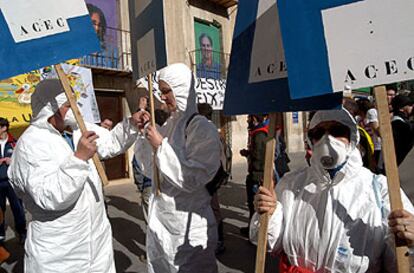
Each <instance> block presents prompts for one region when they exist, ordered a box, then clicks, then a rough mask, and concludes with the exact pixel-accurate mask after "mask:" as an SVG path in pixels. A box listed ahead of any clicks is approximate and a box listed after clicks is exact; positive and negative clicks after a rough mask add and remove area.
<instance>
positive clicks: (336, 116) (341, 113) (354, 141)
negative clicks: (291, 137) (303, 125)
mask: <svg viewBox="0 0 414 273" xmlns="http://www.w3.org/2000/svg"><path fill="white" fill-rule="evenodd" d="M325 121H336V122H339V123H341V124H343V125H345V126H347V127H348V128H349V130H350V132H351V134H350V144H351V147H352V149H354V148H355V147H356V146H357V145H358V143H359V132H358V128H357V124H356V121H355V119H354V118H353V117H352V116H351V114H350V113H349V112H348V111H347V110H345V109H341V110H322V111H318V112H316V113H315V115H314V116H313V117H312V120H311V122H310V124H309V130H312V129H313V128H315V127H316V126H317V125H318V124H319V123H322V122H325Z"/></svg>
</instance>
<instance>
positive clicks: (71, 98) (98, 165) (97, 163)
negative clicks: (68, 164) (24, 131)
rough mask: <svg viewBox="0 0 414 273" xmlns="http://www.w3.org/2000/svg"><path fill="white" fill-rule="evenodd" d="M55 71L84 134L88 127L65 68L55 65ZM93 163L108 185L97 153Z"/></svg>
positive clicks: (104, 182)
mask: <svg viewBox="0 0 414 273" xmlns="http://www.w3.org/2000/svg"><path fill="white" fill-rule="evenodd" d="M55 70H56V72H57V74H58V76H59V79H60V82H61V83H62V86H63V89H64V90H65V93H66V97H67V98H68V101H69V103H70V108H71V109H72V111H73V114H74V116H75V119H76V122H77V123H78V125H79V129H80V130H81V132H82V133H84V132H86V131H87V129H86V126H85V122H84V121H83V118H82V115H81V113H80V111H79V108H78V105H77V104H76V99H75V96H74V94H73V90H72V87H71V86H70V83H69V79H68V77H67V76H66V73H65V71H63V68H62V66H61V65H60V64H56V65H55ZM92 160H93V163H94V164H95V167H96V170H97V171H98V175H99V177H100V178H101V181H102V184H103V185H104V186H106V185H108V183H109V182H108V178H107V176H106V173H105V170H104V168H103V166H102V162H101V161H100V159H99V157H98V154H96V153H95V155H94V156H93V157H92Z"/></svg>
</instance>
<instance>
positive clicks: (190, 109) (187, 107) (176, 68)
mask: <svg viewBox="0 0 414 273" xmlns="http://www.w3.org/2000/svg"><path fill="white" fill-rule="evenodd" d="M159 80H163V81H165V82H166V83H167V84H168V85H169V86H170V87H171V89H172V91H173V93H174V97H175V101H176V104H177V110H178V111H179V112H186V113H195V112H197V105H196V98H195V90H194V78H193V73H192V72H191V70H190V69H189V68H188V67H187V66H186V65H185V64H183V63H176V64H172V65H169V66H167V67H165V68H163V69H161V71H160V75H159Z"/></svg>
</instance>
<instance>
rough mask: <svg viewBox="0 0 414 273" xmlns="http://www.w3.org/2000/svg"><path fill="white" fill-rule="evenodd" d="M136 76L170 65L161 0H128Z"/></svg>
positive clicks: (136, 78)
mask: <svg viewBox="0 0 414 273" xmlns="http://www.w3.org/2000/svg"><path fill="white" fill-rule="evenodd" d="M129 14H130V24H131V48H132V52H133V54H132V66H133V73H134V79H135V80H138V79H141V78H143V77H145V76H147V75H149V74H151V73H153V72H155V71H157V70H159V69H161V68H163V67H165V66H167V50H166V40H165V27H164V5H163V1H162V0H144V1H142V0H129Z"/></svg>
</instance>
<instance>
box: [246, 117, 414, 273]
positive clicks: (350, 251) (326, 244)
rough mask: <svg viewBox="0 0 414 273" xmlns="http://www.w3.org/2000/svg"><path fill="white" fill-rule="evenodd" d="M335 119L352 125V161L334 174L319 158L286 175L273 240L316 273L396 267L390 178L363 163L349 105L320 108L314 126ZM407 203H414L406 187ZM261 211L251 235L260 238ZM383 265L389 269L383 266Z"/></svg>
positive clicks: (410, 208) (272, 224) (408, 207)
mask: <svg viewBox="0 0 414 273" xmlns="http://www.w3.org/2000/svg"><path fill="white" fill-rule="evenodd" d="M331 120H335V121H338V122H341V123H342V124H344V125H346V126H348V127H349V128H350V130H351V152H350V154H349V158H348V161H347V163H346V164H345V165H344V166H343V167H342V168H341V169H340V170H339V172H338V173H337V174H336V175H335V176H334V178H333V179H331V178H330V176H329V174H328V173H327V172H326V171H325V170H323V169H322V168H319V167H317V166H318V163H317V162H315V160H313V161H312V166H311V167H307V168H305V169H303V170H300V171H296V172H291V173H288V174H286V175H285V176H284V177H283V179H282V180H281V181H280V183H279V184H278V185H277V187H276V192H277V198H278V202H277V208H276V211H275V212H274V213H273V215H272V217H271V218H270V221H269V230H268V235H269V237H268V243H269V246H270V248H271V249H272V251H274V252H276V253H279V252H282V251H283V252H284V253H285V254H286V255H287V257H288V259H289V262H290V263H291V264H292V265H295V266H299V267H302V268H306V269H308V270H310V271H312V272H321V273H322V272H323V273H325V272H338V273H362V272H372V273H377V272H387V273H395V272H397V270H396V268H395V254H394V250H393V235H390V234H389V233H388V221H387V217H388V214H389V213H390V205H389V196H388V187H387V181H386V177H384V176H382V175H378V176H374V174H373V173H371V171H369V170H368V169H366V168H364V167H363V166H362V159H361V155H360V153H359V151H358V150H357V149H356V148H355V146H356V144H357V142H358V138H359V137H358V131H357V129H356V125H355V121H354V120H353V118H352V117H351V116H350V115H349V113H348V112H346V111H345V110H336V111H319V112H317V113H316V114H315V116H314V117H313V119H312V121H311V124H310V128H314V127H315V126H316V125H317V124H319V123H320V122H323V121H331ZM401 194H402V199H403V204H404V208H405V209H406V210H407V211H409V212H410V213H414V208H413V206H412V204H411V203H410V202H409V200H408V198H407V197H406V195H405V194H404V193H403V192H402V191H401ZM257 232H258V215H257V214H255V216H254V217H253V219H252V225H251V230H250V238H251V239H252V240H256V239H257ZM382 267H383V270H384V271H381V268H382Z"/></svg>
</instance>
